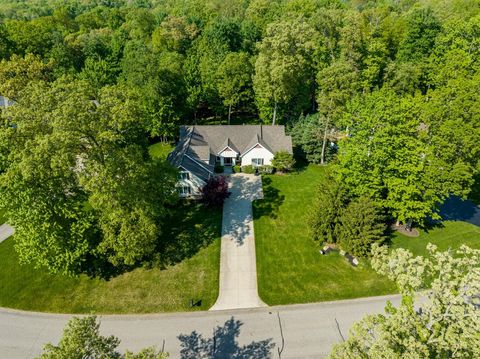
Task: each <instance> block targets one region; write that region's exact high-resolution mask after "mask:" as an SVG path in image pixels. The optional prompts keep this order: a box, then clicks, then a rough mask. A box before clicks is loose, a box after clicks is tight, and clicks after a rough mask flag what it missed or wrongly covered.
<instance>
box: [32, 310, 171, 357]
mask: <svg viewBox="0 0 480 359" xmlns="http://www.w3.org/2000/svg"><path fill="white" fill-rule="evenodd" d="M119 344H120V340H119V339H118V338H116V337H114V336H113V335H110V336H108V337H104V336H102V335H100V323H98V322H97V318H96V317H95V316H88V317H84V318H78V317H74V318H72V319H71V320H69V322H68V323H67V325H66V327H65V330H64V332H63V336H62V338H61V339H60V342H59V343H58V345H56V346H55V345H53V344H47V345H45V348H44V351H43V353H42V355H41V356H40V357H39V359H84V358H109V359H115V358H118V359H167V358H168V354H167V353H164V352H160V351H157V350H155V348H153V347H150V348H145V349H143V350H141V351H140V352H139V353H137V354H135V353H132V352H130V351H127V352H126V353H125V355H122V354H120V353H119V352H118V351H117V347H118V345H119Z"/></svg>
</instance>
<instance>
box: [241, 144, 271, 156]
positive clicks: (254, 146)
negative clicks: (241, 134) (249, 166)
mask: <svg viewBox="0 0 480 359" xmlns="http://www.w3.org/2000/svg"><path fill="white" fill-rule="evenodd" d="M257 146H260V147H261V148H263V149H264V150H266V151H268V152H270V153H272V152H271V151H270V150H269V149H267V148H265V147H264V146H262V145H261V144H260V143H259V142H257V143H256V144H254V145H253V146H252V147H250V148H249V149H248V150H246V151H245V152H243V154H242V155H241V156H240V157H241V158H243V157H244V156H245V155H246V154H247V153H248V152H250V151H251V150H254V149H255V148H256V147H257ZM272 155H273V153H272Z"/></svg>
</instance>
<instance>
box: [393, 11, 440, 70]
mask: <svg viewBox="0 0 480 359" xmlns="http://www.w3.org/2000/svg"><path fill="white" fill-rule="evenodd" d="M407 29H408V31H407V33H406V35H405V38H404V40H403V41H402V43H401V44H400V48H399V50H398V58H399V59H400V60H404V61H418V60H420V59H421V58H423V57H425V56H427V55H428V54H429V53H430V52H431V51H432V48H433V45H434V42H435V38H436V37H437V35H438V33H439V32H440V31H441V24H440V23H439V21H438V20H437V19H436V18H435V15H434V14H433V12H432V10H431V9H419V10H414V11H413V12H412V13H411V14H410V15H409V17H408V19H407Z"/></svg>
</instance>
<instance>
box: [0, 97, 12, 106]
mask: <svg viewBox="0 0 480 359" xmlns="http://www.w3.org/2000/svg"><path fill="white" fill-rule="evenodd" d="M13 104H15V102H13V101H12V100H9V99H8V98H6V97H4V96H0V107H3V108H7V107H9V106H12V105H13Z"/></svg>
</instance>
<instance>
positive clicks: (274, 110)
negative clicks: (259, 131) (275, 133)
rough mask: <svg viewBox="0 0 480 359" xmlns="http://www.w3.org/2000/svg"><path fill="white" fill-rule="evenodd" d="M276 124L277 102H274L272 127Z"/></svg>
mask: <svg viewBox="0 0 480 359" xmlns="http://www.w3.org/2000/svg"><path fill="white" fill-rule="evenodd" d="M275 122H277V101H275V107H274V108H273V125H274V126H275Z"/></svg>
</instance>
